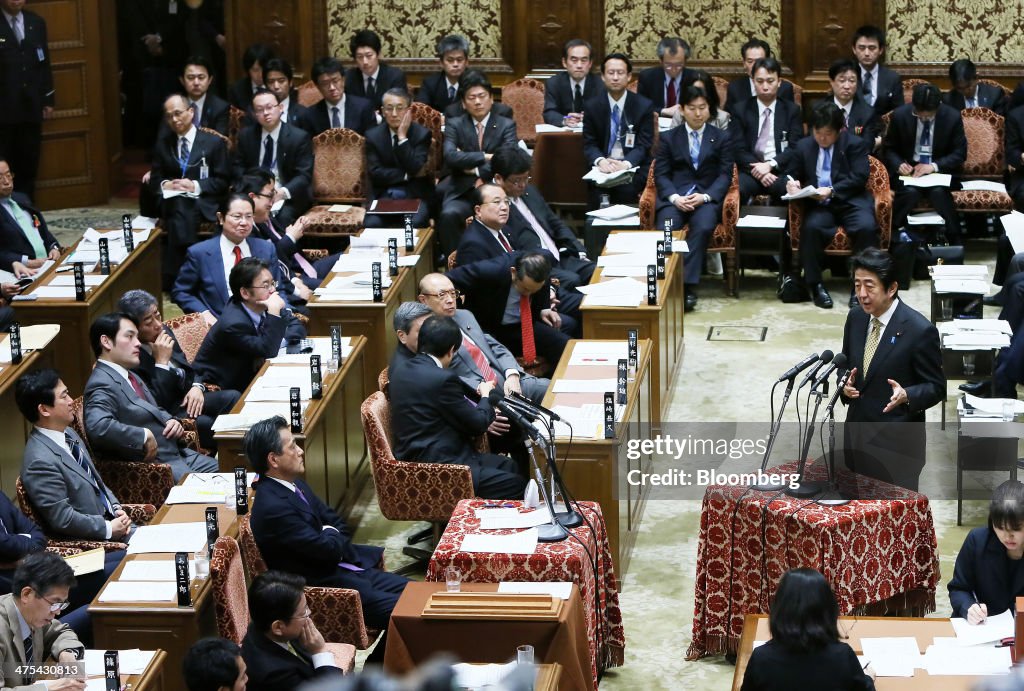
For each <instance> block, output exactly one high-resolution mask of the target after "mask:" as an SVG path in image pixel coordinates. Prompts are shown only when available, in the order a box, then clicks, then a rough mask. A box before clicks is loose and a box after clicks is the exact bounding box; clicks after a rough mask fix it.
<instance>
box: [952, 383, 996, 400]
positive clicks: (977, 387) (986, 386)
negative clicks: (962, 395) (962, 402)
mask: <svg viewBox="0 0 1024 691" xmlns="http://www.w3.org/2000/svg"><path fill="white" fill-rule="evenodd" d="M957 388H958V389H960V390H961V391H964V392H966V393H969V394H971V395H972V396H981V397H982V398H986V397H988V394H989V391H990V390H991V388H992V382H990V381H969V382H966V383H964V384H961V385H960V386H958V387H957Z"/></svg>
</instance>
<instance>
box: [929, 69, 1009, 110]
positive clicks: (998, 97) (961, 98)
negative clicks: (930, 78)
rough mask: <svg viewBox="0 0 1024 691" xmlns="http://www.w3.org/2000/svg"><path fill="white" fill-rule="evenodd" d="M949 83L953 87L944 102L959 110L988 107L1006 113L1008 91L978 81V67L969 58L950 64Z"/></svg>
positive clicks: (943, 98) (944, 97)
mask: <svg viewBox="0 0 1024 691" xmlns="http://www.w3.org/2000/svg"><path fill="white" fill-rule="evenodd" d="M949 83H950V84H952V85H953V88H952V89H950V90H949V91H947V92H946V94H945V95H944V96H943V97H942V102H943V103H945V104H946V105H947V106H952V107H953V108H956V109H957V110H963V109H964V108H988V109H989V110H991V111H994V112H995V113H998V114H999V115H1003V116H1005V115H1006V105H1007V98H1006V92H1004V91H1003V88H1002V87H1001V86H993V85H991V84H981V83H979V82H978V68H977V67H975V66H974V63H973V62H971V61H970V60H968V59H967V58H961V59H960V60H954V61H953V62H952V63H951V64H950V65H949Z"/></svg>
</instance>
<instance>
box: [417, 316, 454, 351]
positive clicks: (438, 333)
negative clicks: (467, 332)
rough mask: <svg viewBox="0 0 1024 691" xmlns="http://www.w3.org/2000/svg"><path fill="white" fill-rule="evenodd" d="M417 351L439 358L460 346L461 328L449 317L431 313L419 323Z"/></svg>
mask: <svg viewBox="0 0 1024 691" xmlns="http://www.w3.org/2000/svg"><path fill="white" fill-rule="evenodd" d="M418 346H419V352H421V353H426V354H427V355H433V356H434V357H437V358H441V357H444V356H445V355H447V354H448V353H449V352H451V350H452V348H455V349H458V348H459V347H460V346H462V330H461V329H460V328H459V325H458V324H457V323H456V322H455V320H454V319H452V318H451V317H444V316H441V315H438V314H432V315H430V316H429V317H427V318H426V319H424V320H423V324H421V325H420V336H419V340H418Z"/></svg>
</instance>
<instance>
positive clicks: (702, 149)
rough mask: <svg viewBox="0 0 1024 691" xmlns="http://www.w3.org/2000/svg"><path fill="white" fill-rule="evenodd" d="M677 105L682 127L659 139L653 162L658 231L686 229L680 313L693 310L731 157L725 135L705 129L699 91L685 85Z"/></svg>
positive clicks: (705, 103)
mask: <svg viewBox="0 0 1024 691" xmlns="http://www.w3.org/2000/svg"><path fill="white" fill-rule="evenodd" d="M679 101H680V104H681V105H682V113H683V123H684V124H683V126H682V127H676V128H675V129H672V130H669V131H668V132H666V133H665V134H664V135H663V136H662V137H661V139H660V140H659V142H658V153H657V156H656V157H655V163H654V181H655V185H656V187H657V194H658V201H657V214H658V215H657V220H656V221H655V226H657V227H658V228H663V227H664V225H665V222H666V221H668V222H669V223H671V225H672V229H673V230H678V229H680V228H682V227H683V226H685V225H689V227H690V230H689V232H688V233H687V235H686V244H687V246H688V247H689V252H688V253H687V254H686V257H685V259H684V261H683V284H684V286H685V288H686V290H685V295H686V297H685V301H684V309H685V310H686V311H692V310H693V309H694V308H695V307H696V306H697V284H698V283H699V282H700V272H701V269H702V268H703V267H704V253H705V250H706V249H707V244H708V238H709V237H710V236H711V233H712V232H714V230H715V226H716V225H718V222H719V221H720V220H721V218H722V202H723V201H724V200H725V195H726V193H727V192H728V191H729V184H730V183H731V182H732V171H733V158H732V144H731V143H730V140H729V135H728V134H727V133H726V132H725V131H723V130H720V129H718V128H717V127H715V126H714V125H708V124H707V121H708V117H709V116H710V111H709V110H708V101H707V95H706V94H705V93H704V90H703V89H700V88H698V87H695V86H688V87H686V90H685V91H684V92H683V93H682V94H681V96H680V99H679Z"/></svg>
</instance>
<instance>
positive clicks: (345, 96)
mask: <svg viewBox="0 0 1024 691" xmlns="http://www.w3.org/2000/svg"><path fill="white" fill-rule="evenodd" d="M343 69H344V68H343V67H342V65H341V61H340V60H337V59H335V58H320V59H319V60H317V61H316V62H315V63H313V70H312V72H311V73H310V78H311V79H312V80H313V82H314V83H315V84H316V88H317V89H318V90H319V91H320V95H321V96H323V97H324V98H323V100H322V101H320V102H318V103H316V104H314V105H313V107H312V108H310V109H309V110H308V111H307V115H308V120H309V132H310V134H312V135H314V136H315V135H318V134H320V133H321V132H324V131H326V130H329V129H332V128H338V127H344V128H346V129H349V130H353V131H355V132H358V133H359V134H362V135H365V134H366V131H367V130H369V129H370V128H371V127H373V126H374V125H376V124H377V118H376V117H375V116H374V114H373V111H374V105H373V101H371V100H370V99H367V98H363V97H362V96H356V95H354V94H350V93H347V89H346V88H345V79H344V78H343V77H342V71H343Z"/></svg>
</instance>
